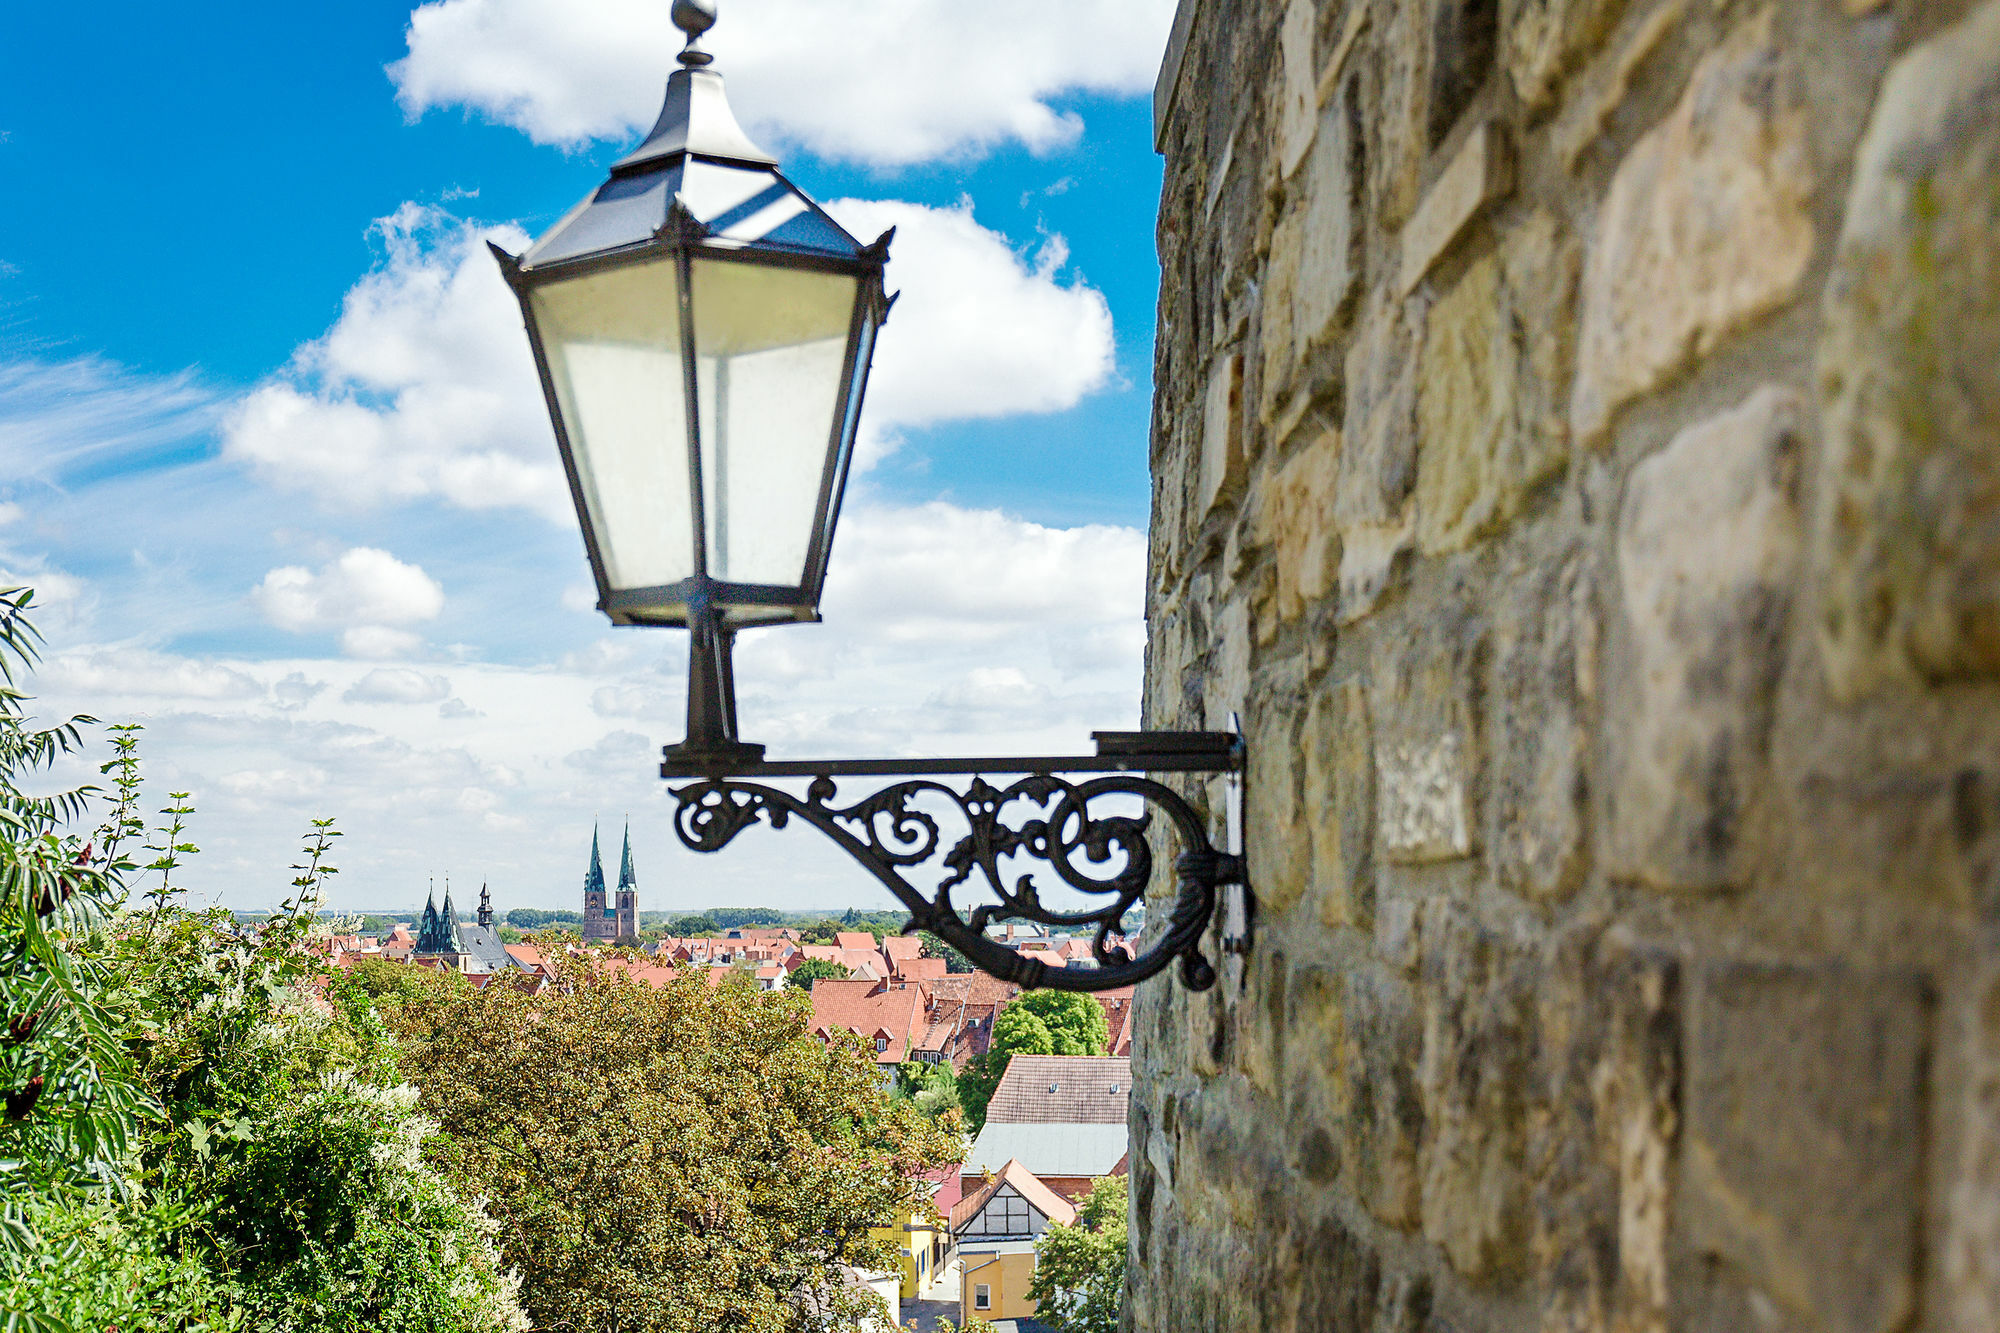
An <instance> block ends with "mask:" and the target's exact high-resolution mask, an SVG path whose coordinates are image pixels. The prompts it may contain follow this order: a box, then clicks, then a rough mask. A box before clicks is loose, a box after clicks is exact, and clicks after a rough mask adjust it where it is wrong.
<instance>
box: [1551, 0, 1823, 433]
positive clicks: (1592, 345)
mask: <svg viewBox="0 0 2000 1333" xmlns="http://www.w3.org/2000/svg"><path fill="white" fill-rule="evenodd" d="M1774 15H1775V10H1773V9H1766V10H1765V11H1763V13H1762V14H1760V15H1759V16H1757V17H1756V18H1753V19H1751V20H1749V21H1748V22H1746V23H1744V24H1743V25H1742V26H1741V27H1739V28H1738V29H1737V30H1736V31H1735V32H1733V33H1732V34H1731V35H1730V36H1729V39H1728V40H1727V41H1726V42H1724V43H1723V45H1722V46H1721V47H1719V48H1718V49H1717V50H1715V51H1713V52H1711V53H1710V54H1709V55H1708V56H1707V57H1705V58H1704V59H1703V60H1702V62H1701V63H1700V64H1699V65H1698V66H1696V68H1695V72H1694V75H1693V77H1692V78H1691V79H1690V81H1689V83H1688V87H1687V91H1686V92H1685V93H1684V94H1683V95H1682V97H1681V100H1680V103H1679V105H1677V106H1676V107H1675V108H1674V110H1673V112H1672V113H1671V114H1670V115H1669V116H1668V117H1667V119H1666V120H1665V122H1663V123H1662V124H1661V125H1659V126H1658V127H1656V128H1655V129H1653V130H1652V131H1651V132H1650V133H1648V134H1647V135H1646V136H1645V137H1644V138H1643V139H1641V140H1640V141H1639V142H1638V143H1637V144H1636V145H1635V146H1634V147H1633V149H1632V151H1631V153H1630V154H1629V155H1627V157H1626V159H1625V161H1624V162H1623V163H1622V164H1621V165H1620V166H1619V168H1618V173H1617V175H1616V176H1615V177H1614V178H1613V180H1612V182H1611V189H1610V192H1609V194H1608V195H1607V196H1606V197H1605V200H1604V204H1603V206H1602V207H1601V208H1600V209H1599V210H1598V216H1597V231H1596V236H1595V238H1594V239H1593V240H1592V242H1591V247H1590V259H1589V263H1588V265H1587V267H1586V269H1585V273H1584V286H1583V299H1584V316H1583V331H1582V338H1581V345H1580V348H1579V353H1578V363H1577V376H1576V390H1575V394H1574V397H1573V398H1572V400H1571V404H1570V420H1571V424H1572V425H1573V426H1574V427H1575V430H1576V435H1577V438H1578V439H1579V440H1580V441H1582V442H1584V443H1593V442H1596V441H1598V440H1601V439H1602V438H1603V437H1604V435H1605V434H1606V433H1607V432H1608V431H1609V429H1610V425H1611V419H1612V416H1613V414H1614V413H1616V412H1617V410H1618V409H1619V407H1621V406H1622V405H1624V404H1625V403H1627V402H1630V401H1631V400H1632V399H1634V398H1636V397H1638V396H1639V395H1641V394H1644V393H1649V392H1651V391H1652V390H1653V389H1655V388H1657V387H1658V386H1659V385H1661V384H1662V383H1664V382H1665V381H1666V380H1667V378H1668V377H1669V376H1671V375H1673V374H1675V373H1676V372H1678V371H1679V370H1680V369H1681V368H1682V367H1683V366H1685V365H1686V364H1687V363H1688V361H1689V360H1690V359H1691V358H1692V357H1693V356H1695V355H1697V354H1701V353H1705V352H1707V351H1708V349H1709V348H1711V347H1713V346H1714V345H1715V344H1716V343H1717V342H1718V341H1720V340H1721V339H1722V338H1723V337H1725V336H1726V335H1728V334H1729V333H1730V332H1732V331H1734V330H1736V329H1739V328H1741V327H1742V326H1743V325H1745V324H1747V323H1749V322H1750V321H1751V320H1753V319H1755V318H1757V317H1758V316H1759V315H1762V314H1764V313H1766V312H1768V311H1770V310H1772V309H1774V308H1776V307H1777V306H1778V305H1780V304H1782V303H1783V302H1784V301H1785V300H1787V299H1788V298H1789V297H1790V296H1791V295H1792V293H1793V291H1794V290H1795V289H1796V287H1797V285H1798V281H1799V277H1800V275H1801V274H1803V273H1804V271H1805V266H1806V263H1807V261H1808V260H1809V259H1810V258H1811V256H1812V245H1813V225H1812V217H1811V213H1810V208H1809V205H1810V200H1811V194H1812V172H1811V163H1810V157H1809V151H1808V144H1807V139H1806V114H1807V113H1806V108H1805V106H1804V105H1803V101H1802V98H1801V95H1800V92H1799V90H1798V87H1797V83H1798V80H1797V76H1796V73H1795V71H1794V69H1793V66H1792V64H1791V63H1790V60H1789V59H1788V58H1787V56H1786V55H1785V53H1784V51H1783V50H1782V48H1781V47H1780V45H1779V43H1778V40H1777V38H1776V36H1775V34H1774V31H1773V19H1774Z"/></svg>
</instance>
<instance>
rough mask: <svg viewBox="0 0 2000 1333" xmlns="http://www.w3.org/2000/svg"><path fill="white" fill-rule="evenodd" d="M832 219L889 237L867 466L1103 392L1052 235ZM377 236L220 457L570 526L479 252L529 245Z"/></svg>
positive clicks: (857, 215) (511, 309)
mask: <svg viewBox="0 0 2000 1333" xmlns="http://www.w3.org/2000/svg"><path fill="white" fill-rule="evenodd" d="M832 209H833V211H834V213H835V215H836V216H837V217H838V218H839V219H840V220H841V221H842V223H843V224H845V225H846V226H848V227H850V228H851V229H852V230H854V231H855V232H856V233H857V234H860V235H864V236H868V237H871V238H872V237H874V236H876V235H879V234H880V233H881V232H882V231H884V230H886V229H887V228H889V227H892V226H893V227H895V228H897V229H898V230H897V238H896V243H895V245H894V247H893V252H892V253H893V258H892V259H891V260H890V263H889V273H888V280H889V283H890V285H891V287H893V288H899V289H900V290H901V291H902V293H903V295H902V299H901V300H899V301H898V302H897V304H896V310H895V314H894V315H893V317H892V318H891V319H890V321H889V323H888V325H887V326H886V328H885V329H884V330H883V333H882V337H881V340H880V343H879V345H878V347H877V350H876V354H875V368H874V372H873V374H872V376H871V378H870V380H869V390H868V406H867V413H866V418H865V435H864V439H863V443H862V463H863V466H866V464H867V463H868V461H870V460H872V459H874V458H877V457H879V456H880V455H881V454H882V453H883V452H885V451H886V450H887V449H889V448H891V447H893V444H894V441H895V440H896V438H897V437H898V432H899V431H902V430H904V429H906V428H914V427H921V426H926V425H930V424H933V423H936V422H940V421H945V420H964V419H970V418H981V417H998V416H1006V415H1010V414H1013V413H1029V412H1054V411H1060V410H1062V409H1064V408H1068V407H1071V406H1074V405H1075V404H1076V403H1077V402H1078V401H1079V400H1080V399H1082V398H1083V397H1084V395H1086V394H1088V393H1090V392H1091V391H1093V390H1095V389H1097V388H1100V387H1101V386H1103V385H1104V383H1105V382H1106V381H1107V380H1108V378H1109V377H1110V375H1111V372H1112V367H1113V364H1114V360H1115V343H1114V338H1113V333H1112V322H1111V309H1110V306H1109V305H1108V304H1107V303H1106V301H1105V299H1104V295H1103V293H1102V292H1099V291H1098V290H1096V289H1095V288H1093V287H1090V286H1089V285H1088V284H1086V283H1084V282H1082V281H1081V280H1079V279H1075V278H1068V279H1065V278H1064V276H1063V274H1062V270H1063V267H1064V264H1065V262H1066V259H1067V249H1066V247H1065V246H1064V245H1063V243H1062V239H1061V238H1060V237H1050V238H1046V239H1044V241H1043V242H1042V244H1041V245H1040V246H1039V248H1038V249H1037V250H1036V251H1035V253H1033V254H1032V255H1025V256H1024V255H1023V254H1021V253H1020V252H1018V251H1017V250H1016V249H1015V248H1014V246H1013V244H1012V243H1011V242H1010V241H1009V240H1008V239H1007V237H1006V236H1004V235H1002V234H1001V233H999V232H996V231H993V230H990V229H989V228H986V227H983V226H981V225H980V224H979V222H978V221H977V220H976V219H975V218H974V216H973V211H972V206H971V204H970V203H969V202H966V203H961V204H959V205H957V206H956V207H952V208H931V207H927V206H925V205H922V204H913V203H905V202H900V201H896V200H867V199H846V200H840V201H837V202H836V203H834V204H833V205H832ZM377 225H378V228H379V231H380V234H381V235H382V237H383V238H384V241H385V244H386V259H385V260H384V262H383V264H382V265H381V266H380V267H378V268H377V269H375V270H374V271H373V272H371V273H369V274H368V275H367V276H366V277H364V278H363V279H362V280H361V281H360V282H359V283H357V284H356V285H355V287H354V288H353V290H351V291H350V292H349V293H348V294H347V297H346V299H345V301H344V302H343V304H342V310H341V316H340V319H339V321H338V322H336V323H335V325H334V326H333V328H332V329H331V330H329V331H328V333H327V334H326V336H325V337H323V338H320V339H319V340H317V341H315V342H312V343H308V344H307V345H305V346H304V347H301V348H300V349H299V350H298V352H297V353H295V354H294V355H293V357H292V359H291V362H290V364H289V365H288V366H287V367H286V369H285V370H284V372H283V373H282V374H280V375H279V376H278V377H276V378H275V379H273V380H272V381H271V382H269V383H267V384H264V385H262V386H260V387H259V388H257V389H256V390H254V391H253V392H251V393H250V394H249V395H248V396H247V397H245V398H244V399H243V400H241V401H240V402H239V403H238V404H237V405H236V406H235V407H234V408H233V409H232V410H231V412H230V414H229V417H228V420H227V422H226V424H225V428H224V448H225V452H226V454H227V455H228V456H229V457H231V458H234V459H236V460H238V461H240V462H243V463H246V464H248V465H249V466H250V467H251V468H252V469H254V470H255V471H256V472H257V473H258V474H259V475H260V476H262V477H264V478H265V479H267V480H269V481H272V482H274V483H276V484H278V485H280V486H284V487H287V488H290V489H298V490H305V491H307V492H309V493H311V494H312V495H313V496H314V497H315V498H317V499H319V500H322V501H324V502H327V503H331V504H335V505H345V506H348V507H367V506H373V505H380V504H384V503H394V502H401V501H409V500H414V499H418V498H420V497H424V496H439V497H442V498H443V499H445V500H447V501H449V502H451V503H453V504H456V505H460V506H463V507H466V508H473V509H481V508H490V507H494V506H519V507H524V508H528V509H531V510H534V511H536V512H538V513H541V514H543V515H544V516H546V517H548V518H550V519H552V520H554V521H555V522H558V523H562V524H567V523H570V522H572V521H573V519H572V517H571V514H572V510H571V508H570V503H569V498H568V492H567V490H566V489H565V487H564V483H563V479H562V471H561V466H560V464H559V462H558V460H557V456H556V448H555V441H554V438H553V436H552V434H551V432H550V430H549V426H548V417H547V414H546V409H545V408H544V407H543V404H542V398H541V390H540V387H539V381H538V379H537V377H536V374H535V369H534V364H533V361H532V358H531V357H530V355H529V352H528V341H527V338H526V337H525V336H524V335H523V333H522V331H521V319H520V309H519V306H518V305H517V304H516V303H515V301H514V298H513V296H512V294H511V293H509V292H508V290H507V287H506V284H505V283H504V282H503V281H502V280H501V278H500V275H499V272H498V271H497V270H496V269H495V267H494V265H493V261H492V258H491V257H490V256H489V255H488V254H487V253H486V250H485V245H484V238H486V237H487V236H493V237H495V238H497V239H498V240H500V242H501V243H502V244H504V245H508V246H510V247H511V248H514V249H519V248H520V247H521V246H522V245H524V244H526V237H525V236H523V235H522V234H521V233H520V232H519V231H517V230H513V229H509V228H480V227H478V226H475V225H474V224H471V223H467V222H461V221H458V220H456V219H452V218H449V217H447V216H446V215H444V214H442V213H441V212H439V211H437V210H435V209H422V208H418V207H417V206H416V205H413V204H410V205H405V206H404V207H403V208H402V209H401V210H399V211H398V212H397V213H396V214H395V215H394V216H392V217H389V218H384V219H382V220H381V221H380V222H379V223H378V224H377ZM586 596H589V594H586ZM591 600H594V598H592V599H591Z"/></svg>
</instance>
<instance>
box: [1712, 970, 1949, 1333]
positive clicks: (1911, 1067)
mask: <svg viewBox="0 0 2000 1333" xmlns="http://www.w3.org/2000/svg"><path fill="white" fill-rule="evenodd" d="M1695 1014H1696V1019H1695V1024H1694V1030H1693V1034H1692V1040H1691V1042H1690V1044H1689V1056H1688V1066H1687V1163H1686V1169H1685V1171H1684V1172H1683V1174H1682V1179H1683V1182H1684V1185H1685V1189H1686V1197H1685V1204H1684V1208H1683V1210H1682V1212H1683V1216H1684V1217H1685V1219H1686V1227H1687V1233H1688V1236H1689V1238H1690V1241H1691V1242H1692V1244H1693V1245H1694V1246H1695V1247H1696V1248H1697V1249H1699V1250H1702V1251H1705V1252H1707V1253H1711V1254H1715V1255H1718V1256H1720V1257H1721V1258H1723V1259H1724V1260H1726V1261H1728V1262H1729V1263H1730V1264H1732V1265H1734V1266H1735V1268H1736V1269H1737V1270H1738V1271H1740V1272H1741V1273H1743V1274H1745V1275H1746V1276H1747V1278H1748V1280H1749V1281H1750V1282H1751V1283H1752V1284H1753V1287H1754V1289H1755V1291H1756V1292H1757V1293H1758V1294H1759V1295H1760V1296H1761V1298H1762V1299H1763V1300H1764V1301H1765V1302H1766V1303H1767V1304H1768V1305H1769V1306H1771V1307H1774V1308H1775V1309H1776V1310H1778V1311H1782V1312H1783V1317H1784V1318H1786V1319H1787V1320H1788V1321H1790V1322H1793V1323H1795V1324H1796V1325H1797V1326H1800V1327H1811V1328H1823V1329H1828V1330H1832V1333H1891V1331H1892V1330H1895V1329H1900V1328H1902V1327H1903V1326H1904V1324H1905V1323H1906V1321H1907V1320H1908V1319H1909V1318H1910V1317H1911V1315H1912V1314H1913V1313H1914V1312H1915V1308H1916V1299H1917V1288H1916V1261H1917V1236H1916V1226H1917V1217H1918V1212H1919V1203H1920V1194H1919V1189H1918V1184H1919V1171H1920V1169H1921V1167H1922V1151H1923V1148H1922V1145H1923V1139H1924V1125H1925V1114H1924V1070H1925V1060H1926V1051H1927V1046H1928V1041H1929V1021H1930V997H1929V993H1928V991H1927V989H1926V987H1925V985H1924V983H1923V982H1922V980H1921V979H1920V978H1918V977H1916V976H1913V975H1910V974H1907V973H1900V972H1886V971H1884V972H1857V971H1854V970H1851V969H1848V968H1844V967H1840V966H1832V965H1829V966H1813V967H1808V966H1798V965H1772V964H1761V963H1719V964H1715V965H1713V966H1712V967H1710V968H1709V969H1708V970H1707V971H1706V972H1705V974H1704V975H1703V977H1702V979H1701V993H1700V996H1699V999H1698V1003H1697V1005H1696V1007H1695Z"/></svg>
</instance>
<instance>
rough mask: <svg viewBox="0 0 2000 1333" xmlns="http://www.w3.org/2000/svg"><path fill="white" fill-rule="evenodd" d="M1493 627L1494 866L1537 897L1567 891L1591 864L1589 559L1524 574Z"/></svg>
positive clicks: (1593, 620) (1593, 635) (1592, 591)
mask: <svg viewBox="0 0 2000 1333" xmlns="http://www.w3.org/2000/svg"><path fill="white" fill-rule="evenodd" d="M1495 625H1496V628H1495V645H1494V671H1493V678H1494V697H1495V706H1494V710H1493V713H1494V728H1493V731H1494V739H1493V797H1494V799H1493V820H1494V831H1493V840H1492V847H1493V864H1494V868H1495V870H1496V871H1497V872H1498V874H1499V879H1500V881H1501V883H1503V884H1506V885H1508V886H1510V887H1512V888H1516V889H1519V890H1521V891H1522V892H1524V893H1526V894H1528V895H1530V896H1532V897H1536V898H1549V897H1556V896H1561V895H1565V894H1568V893H1570V892H1571V891H1573V890H1574V889H1575V888H1576V887H1577V886H1578V884H1580V883H1581V882H1582V879H1583V871H1584V861H1585V847H1586V839H1585V836H1584V818H1585V800H1586V796H1587V757H1588V753H1589V740H1590V733H1589V728H1588V721H1587V719H1588V717H1589V710H1590V706H1591V703H1592V701H1593V698H1594V696H1595V693H1596V679H1597V674H1596V659H1597V651H1598V639H1599V627H1598V611H1597V596H1596V585H1595V580H1594V579H1593V577H1592V574H1591V566H1590V564H1589V563H1588V561H1587V560H1586V559H1585V558H1584V557H1583V556H1581V555H1580V554H1571V555H1570V556H1568V557H1567V558H1563V559H1557V560H1552V561H1549V562H1548V563H1547V564H1545V565H1543V566H1542V567H1540V568H1538V569H1535V570H1533V571H1532V572H1530V573H1529V574H1527V575H1526V576H1524V577H1522V578H1520V579H1518V580H1517V582H1516V585H1515V589H1514V605H1513V606H1512V607H1511V608H1510V610H1509V612H1508V614H1506V615H1504V616H1501V617H1499V618H1497V619H1496V622H1495Z"/></svg>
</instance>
